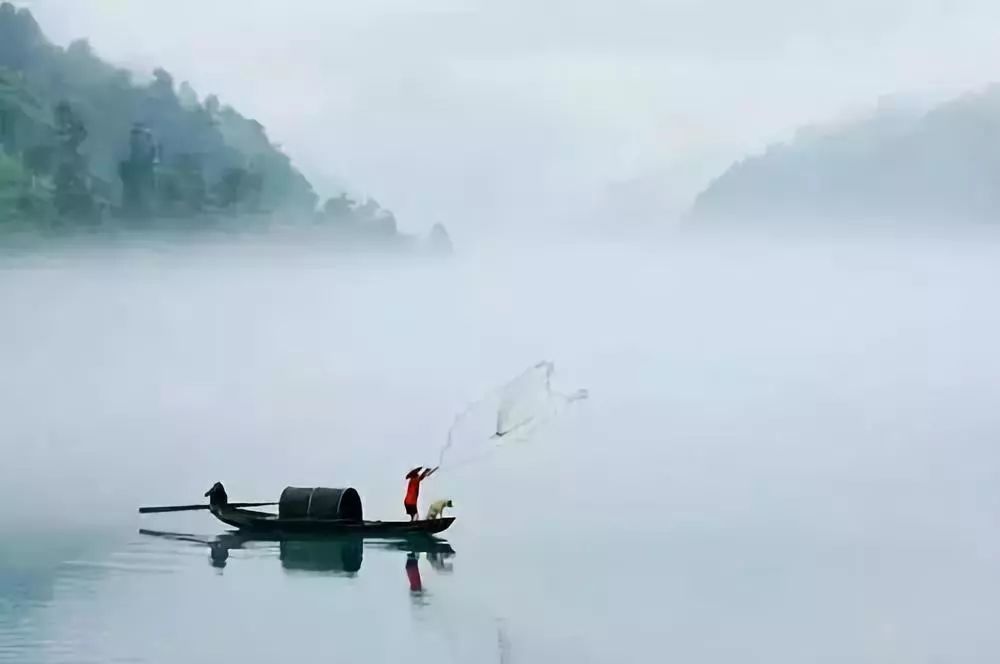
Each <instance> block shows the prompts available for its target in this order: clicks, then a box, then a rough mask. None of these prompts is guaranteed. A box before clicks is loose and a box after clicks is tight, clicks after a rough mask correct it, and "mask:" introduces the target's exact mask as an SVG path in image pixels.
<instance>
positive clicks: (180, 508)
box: [139, 503, 208, 514]
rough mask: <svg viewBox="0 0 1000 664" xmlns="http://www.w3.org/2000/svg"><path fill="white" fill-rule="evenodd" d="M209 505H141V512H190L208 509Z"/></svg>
mask: <svg viewBox="0 0 1000 664" xmlns="http://www.w3.org/2000/svg"><path fill="white" fill-rule="evenodd" d="M207 509H208V505H206V504H204V503H203V504H201V505H164V506H162V507H140V508H139V514H157V513H159V512H189V511H192V510H207Z"/></svg>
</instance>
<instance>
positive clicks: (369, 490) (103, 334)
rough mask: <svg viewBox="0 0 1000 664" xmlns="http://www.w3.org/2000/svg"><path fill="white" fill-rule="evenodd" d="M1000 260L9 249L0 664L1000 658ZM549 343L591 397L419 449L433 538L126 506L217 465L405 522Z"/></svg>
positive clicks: (942, 247)
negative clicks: (518, 424)
mask: <svg viewBox="0 0 1000 664" xmlns="http://www.w3.org/2000/svg"><path fill="white" fill-rule="evenodd" d="M998 284H1000V243H997V242H996V241H995V240H993V239H990V238H977V239H970V238H964V239H963V238H950V239H941V238H938V239H932V238H923V239H906V240H903V239H892V238H885V237H883V238H864V239H860V238H859V239H853V240H851V239H843V238H841V239H838V240H835V241H834V240H830V241H822V242H821V241H811V240H807V239H802V238H800V239H798V240H795V241H792V240H788V241H781V242H778V241H767V242H764V241H756V242H751V241H746V240H724V239H719V238H712V239H702V240H691V239H688V240H684V241H678V242H675V243H673V244H666V243H657V242H651V243H648V244H647V245H645V246H642V247H637V246H630V245H627V244H593V243H590V244H587V243H580V244H577V245H573V246H563V247H555V248H553V247H549V248H545V249H535V250H527V249H517V248H516V247H507V248H504V249H503V250H501V249H499V248H496V249H494V250H491V251H481V252H474V253H467V254H460V255H459V256H457V257H455V258H453V259H452V260H450V261H444V262H427V261H416V260H393V259H389V258H386V257H355V258H353V259H350V260H348V259H346V258H344V257H340V256H336V255H331V254H328V253H327V252H325V251H323V250H322V248H320V247H294V246H293V247H288V246H285V247H282V248H280V249H274V248H271V247H267V246H266V245H247V246H243V245H235V246H231V247H226V246H220V245H214V246H212V245H205V246H202V245H185V246H181V245H151V246H143V245H141V244H140V245H131V246H118V247H113V248H112V247H103V248H102V247H99V246H98V247H93V246H92V247H89V248H86V249H79V250H57V249H52V250H49V251H45V252H38V251H35V252H32V253H30V254H28V253H25V254H19V253H16V252H10V253H8V254H7V255H5V256H3V257H2V258H0V311H2V312H3V315H2V324H0V447H2V452H3V463H2V465H0V529H2V533H3V535H2V537H0V661H3V662H8V661H9V662H18V663H19V664H35V663H38V664H42V663H46V664H47V663H52V664H57V663H70V662H71V663H73V664H86V663H90V662H95V663H97V662H100V663H105V662H132V663H136V664H160V663H168V662H170V663H173V662H185V663H187V662H190V663H200V662H206V663H209V662H219V661H239V662H244V663H254V662H284V661H300V660H301V661H310V660H311V661H352V662H401V661H406V662H435V663H439V662H505V663H513V662H517V663H520V662H557V661H575V662H616V663H617V662H651V661H688V662H711V663H720V664H721V663H722V662H734V661H739V662H768V663H771V664H773V663H783V662H788V663H792V662H796V663H797V662H804V661H808V662H830V663H833V662H845V661H850V662H864V663H867V662H871V663H872V664H875V663H879V664H884V663H886V662H928V663H931V662H949V663H957V662H958V663H961V662H969V663H971V662H993V661H996V660H997V659H998V658H1000V631H998V630H997V629H996V626H995V616H996V615H997V614H998V613H1000V564H998V563H1000V529H998V528H997V524H998V522H1000V448H998V447H997V444H996V443H997V440H998V433H1000V408H998V404H1000V378H998V377H1000V350H998V346H997V343H998V342H997V340H998V339H1000V307H997V285H998ZM542 359H548V360H552V361H553V362H555V366H556V376H555V378H556V381H557V382H558V383H559V384H560V385H561V386H563V387H565V388H566V389H568V390H572V389H576V388H578V387H585V388H587V389H588V390H589V392H590V398H589V399H588V400H586V401H584V402H581V403H579V404H574V406H573V407H572V408H570V409H568V410H567V411H566V412H564V413H562V414H561V416H560V417H559V418H558V419H557V420H555V421H553V422H552V423H551V424H550V425H549V426H548V427H546V428H545V429H544V430H543V431H542V432H541V433H539V434H538V435H536V436H535V437H534V438H532V439H531V440H528V441H524V442H520V443H517V444H512V445H500V446H498V447H497V448H496V449H494V450H492V451H491V452H490V453H488V454H486V455H485V456H483V457H482V458H480V459H479V460H477V461H476V462H474V463H468V464H465V465H461V466H457V467H449V466H448V463H447V461H446V463H445V464H444V465H443V466H442V469H441V471H440V472H439V473H438V474H437V475H435V476H433V477H431V478H430V479H428V480H427V483H426V485H425V487H424V488H423V490H422V496H421V497H422V502H423V505H422V509H425V507H426V504H427V502H428V501H429V500H432V499H434V498H439V497H448V498H452V499H453V500H454V502H455V508H454V509H453V510H452V511H451V513H452V514H453V515H454V516H456V517H457V520H456V522H455V524H454V526H453V527H451V528H450V529H449V530H447V531H446V532H445V533H443V534H442V536H441V538H440V539H441V541H439V542H435V543H433V544H426V545H421V546H417V545H413V544H405V543H399V542H391V541H379V540H373V541H365V542H364V543H359V542H346V541H332V542H313V543H295V542H264V541H248V540H243V539H240V538H239V537H236V536H234V535H232V534H227V531H228V529H227V528H226V527H225V526H223V525H222V524H221V523H219V522H217V521H215V520H214V519H213V518H212V517H211V516H210V515H209V514H207V513H205V512H190V513H178V514H157V515H139V514H137V513H136V508H137V507H138V506H140V505H157V504H185V503H192V502H199V501H201V500H203V498H202V494H203V493H204V492H205V491H206V490H207V489H208V488H209V486H211V484H212V483H213V482H215V481H217V480H218V481H223V482H224V483H225V484H226V487H227V489H228V492H229V495H230V499H232V500H277V497H278V495H279V494H280V492H281V490H282V489H283V488H284V487H285V486H287V485H294V486H333V487H344V486H352V487H355V488H357V489H358V491H359V492H360V493H361V496H362V498H363V500H364V508H365V513H366V516H367V517H369V518H381V519H396V518H403V516H404V515H403V512H402V505H401V504H400V503H401V500H402V495H403V492H404V490H405V482H404V480H403V475H404V473H405V472H406V471H407V470H409V469H410V468H411V467H413V466H416V465H432V464H434V463H435V462H436V460H437V458H438V455H439V452H440V450H441V448H442V446H443V444H444V442H445V439H446V436H447V432H448V429H449V426H450V425H451V423H452V420H453V418H454V417H455V415H456V413H458V412H459V411H461V410H462V409H463V408H464V407H465V406H466V405H467V404H469V403H470V402H474V401H476V400H477V399H478V398H479V397H480V396H481V395H483V394H484V393H486V392H488V391H489V390H490V389H492V388H494V387H495V386H497V385H499V384H501V383H503V382H504V381H505V380H507V379H509V378H511V377H513V376H514V375H516V374H518V373H519V372H520V371H522V370H523V369H525V368H526V367H528V366H530V365H532V364H533V363H535V362H537V361H539V360H542ZM480 443H481V441H475V440H465V441H459V442H458V443H457V445H458V446H460V447H465V448H468V449H472V448H475V446H476V445H478V444H480ZM446 459H447V457H446ZM140 530H152V531H156V532H155V533H146V532H140Z"/></svg>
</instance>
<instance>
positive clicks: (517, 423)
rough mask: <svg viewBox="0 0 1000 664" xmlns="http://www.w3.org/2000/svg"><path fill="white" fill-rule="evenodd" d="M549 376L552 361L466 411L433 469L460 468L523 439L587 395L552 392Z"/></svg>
mask: <svg viewBox="0 0 1000 664" xmlns="http://www.w3.org/2000/svg"><path fill="white" fill-rule="evenodd" d="M554 373H555V365H554V364H553V363H552V362H548V361H546V362H539V363H538V364H535V365H534V366H532V367H529V368H528V369H526V370H525V371H523V372H522V373H520V374H519V375H517V376H515V377H514V378H513V379H511V380H509V381H507V382H506V383H504V384H503V385H501V386H499V387H498V388H496V389H494V390H492V391H490V392H489V393H488V394H487V395H486V396H484V397H483V398H482V399H480V400H479V401H476V402H474V403H472V404H470V405H469V406H468V407H466V408H465V409H464V410H463V411H462V412H461V413H459V414H458V416H457V417H456V418H455V421H454V423H453V424H452V426H451V429H450V430H449V432H448V440H447V442H446V443H445V444H444V446H443V447H442V448H441V454H440V457H439V460H438V465H444V464H445V461H446V460H447V462H448V465H449V466H451V467H455V466H457V465H463V464H465V463H469V462H471V461H475V460H477V459H479V458H481V457H482V456H484V455H486V454H489V453H490V452H492V451H493V450H494V449H495V448H496V447H498V446H501V445H507V444H510V443H513V442H523V441H526V440H529V439H531V438H532V437H533V436H534V435H535V434H536V433H538V431H539V430H540V429H541V428H542V427H544V426H546V425H547V424H548V423H550V422H551V421H552V420H553V419H554V418H555V417H556V416H557V415H558V414H559V413H560V411H562V410H563V409H564V408H565V407H567V406H568V405H569V404H571V403H573V402H574V401H579V400H581V399H585V398H587V397H588V396H589V395H588V392H587V390H583V389H580V390H577V391H575V392H573V393H570V394H564V393H561V392H558V391H556V390H555V389H553V387H552V378H553V375H554Z"/></svg>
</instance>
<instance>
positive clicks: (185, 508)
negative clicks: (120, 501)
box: [139, 503, 278, 514]
mask: <svg viewBox="0 0 1000 664" xmlns="http://www.w3.org/2000/svg"><path fill="white" fill-rule="evenodd" d="M277 504H278V503H229V504H228V507H266V506H268V505H277ZM208 508H209V505H207V504H205V503H202V504H200V505H163V506H162V507H140V508H139V514H159V513H161V512H192V511H194V510H207V509H208Z"/></svg>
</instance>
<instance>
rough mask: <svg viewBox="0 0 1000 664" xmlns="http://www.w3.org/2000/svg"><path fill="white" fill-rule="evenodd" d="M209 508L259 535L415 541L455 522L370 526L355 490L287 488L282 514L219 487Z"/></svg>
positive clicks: (211, 491)
mask: <svg viewBox="0 0 1000 664" xmlns="http://www.w3.org/2000/svg"><path fill="white" fill-rule="evenodd" d="M205 496H206V497H208V499H209V505H208V509H209V510H210V511H211V512H212V515H213V516H214V517H215V518H216V519H218V520H219V521H221V522H222V523H224V524H226V525H228V526H232V527H233V528H236V529H238V530H239V531H240V532H244V533H253V534H256V535H360V536H363V537H410V536H418V535H433V534H435V533H440V532H443V531H445V530H447V529H448V528H449V527H450V526H451V524H453V523H454V522H455V518H454V517H442V518H439V519H418V520H416V521H366V520H365V519H364V518H363V512H362V507H361V496H360V495H358V492H357V491H356V490H354V489H353V488H346V489H331V488H326V487H314V488H300V487H291V486H290V487H285V490H284V491H282V492H281V499H280V500H279V502H278V513H277V514H273V513H269V512H260V511H257V510H250V509H245V508H241V507H235V506H232V505H230V504H229V498H228V496H227V494H226V490H225V488H224V487H223V486H222V484H221V483H220V482H216V483H215V485H214V486H213V487H212V488H211V489H209V490H208V491H207V492H206V493H205Z"/></svg>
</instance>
